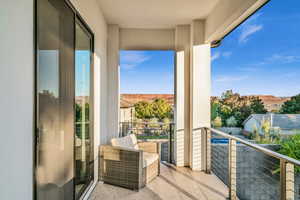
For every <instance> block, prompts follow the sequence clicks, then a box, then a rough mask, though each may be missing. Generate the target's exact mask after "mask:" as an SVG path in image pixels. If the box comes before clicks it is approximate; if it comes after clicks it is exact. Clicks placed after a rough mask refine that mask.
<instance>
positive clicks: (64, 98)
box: [36, 0, 75, 200]
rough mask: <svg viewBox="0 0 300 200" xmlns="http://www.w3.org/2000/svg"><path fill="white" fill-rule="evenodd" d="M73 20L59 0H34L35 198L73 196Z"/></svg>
mask: <svg viewBox="0 0 300 200" xmlns="http://www.w3.org/2000/svg"><path fill="white" fill-rule="evenodd" d="M74 25H75V15H74V13H73V11H72V10H71V9H70V8H69V7H68V6H67V5H66V4H65V3H64V1H61V0H39V1H37V44H38V45H37V91H36V93H37V108H36V109H37V127H36V128H37V133H36V197H37V199H38V200H53V199H55V200H63V199H64V200H71V199H73V197H74V183H73V178H74V148H73V146H74V90H75V89H74V49H75V44H74V30H75V27H74Z"/></svg>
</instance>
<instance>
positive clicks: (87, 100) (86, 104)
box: [75, 20, 94, 198]
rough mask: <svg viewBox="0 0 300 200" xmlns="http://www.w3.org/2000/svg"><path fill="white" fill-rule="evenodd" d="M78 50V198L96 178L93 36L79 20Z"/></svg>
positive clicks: (77, 31) (76, 183)
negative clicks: (93, 112) (93, 129)
mask: <svg viewBox="0 0 300 200" xmlns="http://www.w3.org/2000/svg"><path fill="white" fill-rule="evenodd" d="M75 35H76V44H75V45H76V50H75V108H76V109H75V110H76V117H75V125H76V134H75V160H76V165H75V166H76V174H75V195H76V197H77V198H78V197H79V196H80V195H81V194H82V193H83V191H84V190H85V189H86V187H87V186H88V185H89V184H90V183H91V181H92V180H93V176H94V173H93V172H94V162H93V157H94V156H93V131H92V128H93V127H92V126H91V125H92V123H91V122H92V112H91V108H92V101H91V100H92V96H91V94H92V92H91V85H92V84H91V83H92V76H91V74H92V68H91V60H92V59H91V58H92V36H91V34H90V33H89V32H88V30H87V29H86V28H85V27H84V26H83V24H82V23H81V22H80V21H79V20H77V22H76V28H75Z"/></svg>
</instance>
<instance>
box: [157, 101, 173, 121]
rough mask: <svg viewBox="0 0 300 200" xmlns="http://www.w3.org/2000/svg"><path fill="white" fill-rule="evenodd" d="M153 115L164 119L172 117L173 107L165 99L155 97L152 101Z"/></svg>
mask: <svg viewBox="0 0 300 200" xmlns="http://www.w3.org/2000/svg"><path fill="white" fill-rule="evenodd" d="M152 112H153V117H155V118H157V119H159V120H160V121H162V120H163V119H164V118H171V115H172V107H171V105H170V104H169V103H168V102H167V101H166V100H164V99H155V100H154V101H153V102H152Z"/></svg>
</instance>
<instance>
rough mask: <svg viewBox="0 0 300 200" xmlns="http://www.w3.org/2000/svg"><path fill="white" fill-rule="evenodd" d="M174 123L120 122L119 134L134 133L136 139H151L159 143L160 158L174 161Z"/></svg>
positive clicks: (122, 135)
mask: <svg viewBox="0 0 300 200" xmlns="http://www.w3.org/2000/svg"><path fill="white" fill-rule="evenodd" d="M174 125H175V124H174V123H160V122H154V123H152V122H120V126H119V128H120V130H119V136H120V137H124V136H127V135H129V134H135V135H136V136H137V139H138V140H148V141H149V140H151V141H156V142H159V143H160V144H161V160H162V161H167V162H169V163H173V162H174V153H173V152H174Z"/></svg>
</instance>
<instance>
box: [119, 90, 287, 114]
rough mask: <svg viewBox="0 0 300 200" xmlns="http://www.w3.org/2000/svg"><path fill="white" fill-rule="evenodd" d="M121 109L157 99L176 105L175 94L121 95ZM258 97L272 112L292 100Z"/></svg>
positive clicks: (265, 96)
mask: <svg viewBox="0 0 300 200" xmlns="http://www.w3.org/2000/svg"><path fill="white" fill-rule="evenodd" d="M120 96H121V97H120V98H121V100H120V104H121V106H120V107H121V108H126V107H132V106H133V105H134V104H135V103H137V102H139V101H148V102H151V101H153V100H154V99H156V98H162V99H165V100H166V101H167V102H168V103H170V104H172V105H173V104H174V95H173V94H121V95H120ZM251 96H255V97H258V98H260V99H261V100H262V102H263V103H264V105H265V108H266V109H267V110H268V111H269V112H271V111H276V110H279V109H280V108H281V106H282V105H283V103H284V102H286V101H288V100H290V97H276V96H273V95H251Z"/></svg>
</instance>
